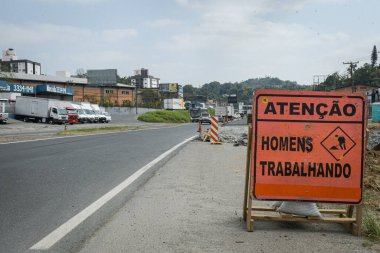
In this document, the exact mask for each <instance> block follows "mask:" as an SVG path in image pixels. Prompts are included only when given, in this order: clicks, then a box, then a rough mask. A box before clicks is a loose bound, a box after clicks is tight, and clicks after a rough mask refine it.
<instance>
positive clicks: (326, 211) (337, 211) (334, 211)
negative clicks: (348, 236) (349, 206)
mask: <svg viewBox="0 0 380 253" xmlns="http://www.w3.org/2000/svg"><path fill="white" fill-rule="evenodd" d="M252 210H254V211H269V212H276V208H275V207H272V206H252ZM319 212H320V213H324V214H345V213H346V210H344V209H319Z"/></svg>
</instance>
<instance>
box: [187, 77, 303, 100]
mask: <svg viewBox="0 0 380 253" xmlns="http://www.w3.org/2000/svg"><path fill="white" fill-rule="evenodd" d="M264 88H265V89H281V90H303V89H305V86H304V85H299V84H297V82H294V81H283V80H280V79H279V78H276V77H264V78H252V79H248V80H246V81H242V82H235V83H219V82H211V83H206V84H204V85H203V86H202V87H200V88H197V87H193V86H192V85H191V84H188V85H185V86H184V87H183V92H184V97H191V96H205V97H207V98H208V99H215V100H217V101H218V102H227V97H228V95H230V94H236V95H237V97H238V99H239V101H241V102H245V103H248V104H250V103H251V102H252V101H251V100H250V99H252V93H253V92H254V91H255V90H257V89H264Z"/></svg>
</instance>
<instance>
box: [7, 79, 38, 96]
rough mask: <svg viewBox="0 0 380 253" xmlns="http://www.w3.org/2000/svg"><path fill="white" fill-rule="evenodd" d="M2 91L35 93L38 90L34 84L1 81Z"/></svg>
mask: <svg viewBox="0 0 380 253" xmlns="http://www.w3.org/2000/svg"><path fill="white" fill-rule="evenodd" d="M0 91H2V92H20V93H28V94H34V93H35V91H36V90H35V87H34V86H32V85H25V84H18V83H7V82H6V81H0Z"/></svg>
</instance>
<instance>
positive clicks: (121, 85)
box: [116, 83, 135, 88]
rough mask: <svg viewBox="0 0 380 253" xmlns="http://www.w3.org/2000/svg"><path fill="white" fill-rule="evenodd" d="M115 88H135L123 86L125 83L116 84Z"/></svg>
mask: <svg viewBox="0 0 380 253" xmlns="http://www.w3.org/2000/svg"><path fill="white" fill-rule="evenodd" d="M116 86H117V87H121V88H135V86H134V85H130V84H125V83H117V84H116Z"/></svg>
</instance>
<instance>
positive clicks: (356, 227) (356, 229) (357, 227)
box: [351, 204, 363, 236]
mask: <svg viewBox="0 0 380 253" xmlns="http://www.w3.org/2000/svg"><path fill="white" fill-rule="evenodd" d="M355 218H356V219H355V223H353V224H352V226H351V228H352V230H351V232H352V234H353V235H356V236H360V235H361V233H362V222H363V204H360V205H357V206H356V213H355Z"/></svg>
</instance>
